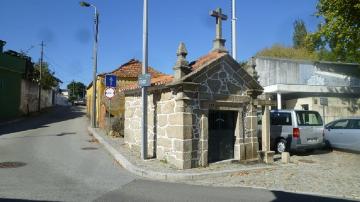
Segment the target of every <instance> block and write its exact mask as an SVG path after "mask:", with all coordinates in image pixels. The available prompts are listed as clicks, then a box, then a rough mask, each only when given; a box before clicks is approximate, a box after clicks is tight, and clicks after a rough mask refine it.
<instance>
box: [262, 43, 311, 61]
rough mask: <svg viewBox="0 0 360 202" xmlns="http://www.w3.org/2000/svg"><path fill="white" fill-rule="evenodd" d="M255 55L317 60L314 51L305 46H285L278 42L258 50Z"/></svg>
mask: <svg viewBox="0 0 360 202" xmlns="http://www.w3.org/2000/svg"><path fill="white" fill-rule="evenodd" d="M256 56H265V57H275V58H287V59H298V60H318V55H317V54H316V53H314V52H310V51H308V50H307V49H306V48H292V47H285V46H283V45H280V44H275V45H273V46H272V47H270V48H265V49H263V50H261V51H259V52H258V53H257V54H256Z"/></svg>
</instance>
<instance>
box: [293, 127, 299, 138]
mask: <svg viewBox="0 0 360 202" xmlns="http://www.w3.org/2000/svg"><path fill="white" fill-rule="evenodd" d="M293 137H294V138H299V137H300V130H299V128H293Z"/></svg>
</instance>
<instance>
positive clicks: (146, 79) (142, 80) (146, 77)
mask: <svg viewBox="0 0 360 202" xmlns="http://www.w3.org/2000/svg"><path fill="white" fill-rule="evenodd" d="M139 86H140V87H145V86H151V75H150V74H142V75H140V76H139Z"/></svg>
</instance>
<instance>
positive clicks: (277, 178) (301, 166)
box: [97, 129, 360, 200]
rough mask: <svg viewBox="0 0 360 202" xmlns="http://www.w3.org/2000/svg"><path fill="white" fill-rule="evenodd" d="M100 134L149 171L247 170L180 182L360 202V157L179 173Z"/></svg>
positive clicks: (298, 157)
mask: <svg viewBox="0 0 360 202" xmlns="http://www.w3.org/2000/svg"><path fill="white" fill-rule="evenodd" d="M97 132H98V133H99V134H101V136H102V137H103V138H104V139H106V141H107V142H109V143H110V144H111V145H112V146H113V147H114V148H115V149H116V150H118V151H119V152H120V153H121V154H122V155H124V156H125V157H126V158H127V159H128V160H129V161H130V162H131V163H132V164H134V165H136V166H138V167H141V168H144V169H146V170H153V171H157V172H168V173H169V172H170V173H183V174H189V173H202V172H211V171H220V172H221V171H224V170H233V169H243V170H242V171H239V172H237V173H235V174H234V173H233V174H229V175H225V176H221V177H216V176H214V177H202V178H196V179H193V180H176V182H180V183H187V184H196V185H206V186H217V187H257V188H264V189H271V190H281V191H290V192H299V193H310V194H318V195H328V196H335V197H341V198H348V199H355V200H360V172H359V171H360V170H359V169H360V154H353V153H347V152H341V151H327V150H318V151H314V152H313V153H298V154H294V155H292V156H291V158H290V161H291V163H290V164H286V165H285V164H282V163H281V162H280V155H275V162H274V164H272V165H266V164H261V163H256V164H248V165H245V164H240V163H231V162H230V161H228V162H222V163H215V164H210V166H209V167H206V168H194V169H188V170H178V169H176V168H174V167H172V166H171V165H170V164H168V163H166V162H163V161H159V160H157V159H150V160H146V161H143V160H141V159H140V152H139V151H130V150H129V149H128V148H127V147H126V145H125V144H124V141H123V139H122V138H112V137H109V136H106V135H104V132H103V131H101V130H99V129H97Z"/></svg>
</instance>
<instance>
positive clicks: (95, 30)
mask: <svg viewBox="0 0 360 202" xmlns="http://www.w3.org/2000/svg"><path fill="white" fill-rule="evenodd" d="M80 6H83V7H93V8H94V9H95V19H94V32H95V36H94V49H93V62H94V68H93V96H92V100H93V102H92V116H91V127H92V128H95V127H96V71H97V46H98V28H99V13H98V11H97V8H96V6H94V5H93V4H90V3H87V2H84V1H81V2H80Z"/></svg>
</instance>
